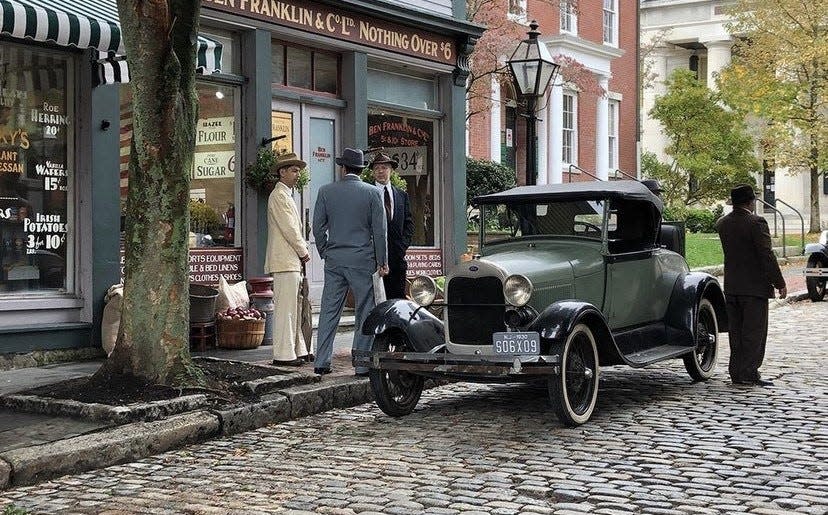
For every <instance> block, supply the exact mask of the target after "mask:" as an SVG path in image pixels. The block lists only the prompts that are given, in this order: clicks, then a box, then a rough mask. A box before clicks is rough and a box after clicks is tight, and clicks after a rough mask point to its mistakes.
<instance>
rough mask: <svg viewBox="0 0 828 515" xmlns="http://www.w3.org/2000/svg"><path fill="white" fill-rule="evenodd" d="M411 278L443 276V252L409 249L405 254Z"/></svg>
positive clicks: (439, 250) (438, 250)
mask: <svg viewBox="0 0 828 515" xmlns="http://www.w3.org/2000/svg"><path fill="white" fill-rule="evenodd" d="M405 262H406V263H407V264H408V273H407V275H408V276H409V277H415V276H418V275H428V276H431V277H435V276H439V275H443V251H442V250H441V249H408V252H406V254H405Z"/></svg>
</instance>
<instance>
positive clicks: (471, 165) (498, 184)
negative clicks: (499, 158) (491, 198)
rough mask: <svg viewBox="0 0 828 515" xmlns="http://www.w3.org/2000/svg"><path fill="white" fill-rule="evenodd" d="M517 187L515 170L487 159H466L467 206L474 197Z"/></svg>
mask: <svg viewBox="0 0 828 515" xmlns="http://www.w3.org/2000/svg"><path fill="white" fill-rule="evenodd" d="M514 187H515V171H514V170H512V169H511V168H509V167H508V166H506V165H504V164H500V163H496V162H494V161H488V160H486V159H474V158H471V157H470V158H468V159H466V206H471V204H472V200H473V199H474V197H477V196H479V195H488V194H489V193H498V192H500V191H505V190H508V189H509V188H514Z"/></svg>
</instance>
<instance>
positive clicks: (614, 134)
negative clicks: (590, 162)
mask: <svg viewBox="0 0 828 515" xmlns="http://www.w3.org/2000/svg"><path fill="white" fill-rule="evenodd" d="M618 107H619V105H618V101H617V100H610V101H609V109H608V118H609V120H608V121H607V122H608V124H609V127H608V129H609V130H608V131H607V133H608V134H609V142H608V143H609V145H608V146H609V161H608V162H607V163H608V165H609V168H610V170H617V169H618Z"/></svg>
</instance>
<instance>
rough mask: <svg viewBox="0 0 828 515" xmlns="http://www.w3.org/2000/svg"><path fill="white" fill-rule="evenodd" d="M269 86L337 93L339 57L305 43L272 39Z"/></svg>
mask: <svg viewBox="0 0 828 515" xmlns="http://www.w3.org/2000/svg"><path fill="white" fill-rule="evenodd" d="M271 63H272V65H273V78H272V82H273V86H274V87H280V86H288V87H291V88H298V89H307V90H310V91H315V92H317V93H329V94H332V95H336V94H338V93H339V57H338V56H337V55H336V54H331V53H327V52H322V51H319V50H313V49H310V48H306V47H301V46H295V45H287V44H284V43H275V42H274V43H273V49H272V54H271Z"/></svg>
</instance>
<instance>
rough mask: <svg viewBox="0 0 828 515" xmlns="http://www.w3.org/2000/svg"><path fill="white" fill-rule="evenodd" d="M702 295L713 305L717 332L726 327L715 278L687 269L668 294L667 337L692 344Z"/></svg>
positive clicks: (723, 330) (681, 343) (665, 319)
mask: <svg viewBox="0 0 828 515" xmlns="http://www.w3.org/2000/svg"><path fill="white" fill-rule="evenodd" d="M703 298H706V299H707V300H709V301H710V303H711V304H712V305H713V310H714V311H715V312H716V321H717V323H718V326H719V332H720V333H723V332H726V331H727V329H728V325H727V310H726V308H725V298H724V293H722V287H721V286H720V285H719V281H718V280H717V279H716V278H715V277H713V276H712V275H710V274H706V273H703V272H688V273H686V274H684V275H680V276H679V277H678V278H677V279H676V282H675V284H674V285H673V292H672V294H671V295H670V303H669V305H668V306H667V314H666V315H665V317H664V323H665V325H666V326H667V332H668V337H669V341H671V342H673V341H677V342H678V343H679V344H680V345H687V346H693V345H694V342H695V341H696V340H695V334H696V329H695V328H696V319H697V317H698V311H699V303H700V302H701V300H702V299H703Z"/></svg>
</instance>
